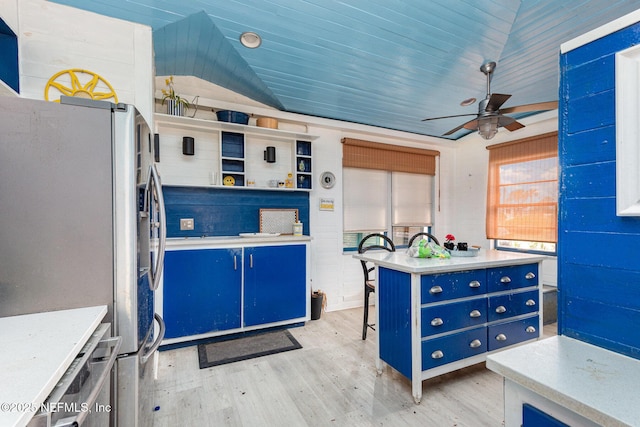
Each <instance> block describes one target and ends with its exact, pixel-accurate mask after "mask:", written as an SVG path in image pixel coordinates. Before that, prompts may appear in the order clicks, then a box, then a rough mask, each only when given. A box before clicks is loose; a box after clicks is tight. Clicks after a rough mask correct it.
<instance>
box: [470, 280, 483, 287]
mask: <svg viewBox="0 0 640 427" xmlns="http://www.w3.org/2000/svg"><path fill="white" fill-rule="evenodd" d="M469 287H470V288H479V287H480V282H478V281H477V280H472V281H470V282H469Z"/></svg>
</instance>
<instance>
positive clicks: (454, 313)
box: [421, 297, 487, 337]
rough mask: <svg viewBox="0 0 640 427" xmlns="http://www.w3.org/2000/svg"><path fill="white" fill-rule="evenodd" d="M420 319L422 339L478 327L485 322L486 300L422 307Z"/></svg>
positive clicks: (478, 299) (479, 299)
mask: <svg viewBox="0 0 640 427" xmlns="http://www.w3.org/2000/svg"><path fill="white" fill-rule="evenodd" d="M421 317H422V336H423V337H426V336H430V335H435V334H441V333H443V332H449V331H453V330H455V329H462V328H468V327H471V326H480V325H482V324H483V323H485V322H486V321H487V299H486V298H484V297H482V298H475V299H471V300H465V301H460V302H455V303H451V304H441V305H436V306H427V307H422V310H421Z"/></svg>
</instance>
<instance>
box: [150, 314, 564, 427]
mask: <svg viewBox="0 0 640 427" xmlns="http://www.w3.org/2000/svg"><path fill="white" fill-rule="evenodd" d="M371 315H373V312H372V314H371ZM361 325H362V309H353V310H344V311H336V312H330V313H323V314H322V317H321V319H319V320H315V321H310V322H307V324H306V325H305V326H304V327H298V328H292V329H290V331H291V333H292V334H293V336H294V337H295V338H296V339H297V340H298V341H299V342H300V344H301V345H302V347H303V348H302V349H299V350H294V351H289V352H285V353H280V354H274V355H270V356H265V357H261V358H257V359H252V360H247V361H241V362H236V363H231V364H228V365H222V366H216V367H212V368H207V369H199V368H198V353H197V347H196V346H191V347H185V348H181V349H176V350H169V351H163V352H161V353H160V356H159V366H158V380H157V381H156V390H155V392H156V393H155V394H156V405H157V407H158V408H157V411H156V412H154V426H167V427H169V426H170V427H174V426H196V425H197V426H216V427H219V426H247V427H249V426H251V427H256V426H287V427H298V426H437V427H444V426H458V427H463V426H473V427H478V426H501V425H503V404H502V377H500V376H499V375H497V374H495V373H493V372H491V371H489V370H487V369H486V368H485V367H484V363H483V364H479V365H475V366H471V367H469V368H465V369H462V370H459V371H457V372H455V373H450V374H446V375H442V376H440V377H437V378H433V379H430V380H426V381H423V383H422V392H423V397H422V402H421V403H420V404H419V405H416V404H414V402H413V398H412V396H411V384H410V382H409V381H408V380H407V379H406V378H404V377H403V376H401V375H400V374H398V373H397V372H395V371H394V370H393V369H391V368H389V367H386V368H385V370H384V372H383V374H382V375H381V376H378V375H376V369H375V362H374V352H375V339H376V335H375V333H374V332H371V331H370V333H369V335H368V337H367V340H366V341H362V339H361V333H362V332H361ZM555 327H556V325H555V324H553V325H548V326H545V331H544V335H545V336H550V335H553V334H555Z"/></svg>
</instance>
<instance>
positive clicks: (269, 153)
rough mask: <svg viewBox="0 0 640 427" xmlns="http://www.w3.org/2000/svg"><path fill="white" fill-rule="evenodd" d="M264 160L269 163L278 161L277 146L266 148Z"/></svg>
mask: <svg viewBox="0 0 640 427" xmlns="http://www.w3.org/2000/svg"><path fill="white" fill-rule="evenodd" d="M264 160H265V162H267V163H275V162H276V147H267V149H266V150H264Z"/></svg>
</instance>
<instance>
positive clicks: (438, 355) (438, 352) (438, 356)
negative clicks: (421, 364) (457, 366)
mask: <svg viewBox="0 0 640 427" xmlns="http://www.w3.org/2000/svg"><path fill="white" fill-rule="evenodd" d="M443 357H444V353H443V352H442V351H441V350H436V351H434V352H433V353H431V358H432V359H442V358H443Z"/></svg>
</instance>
